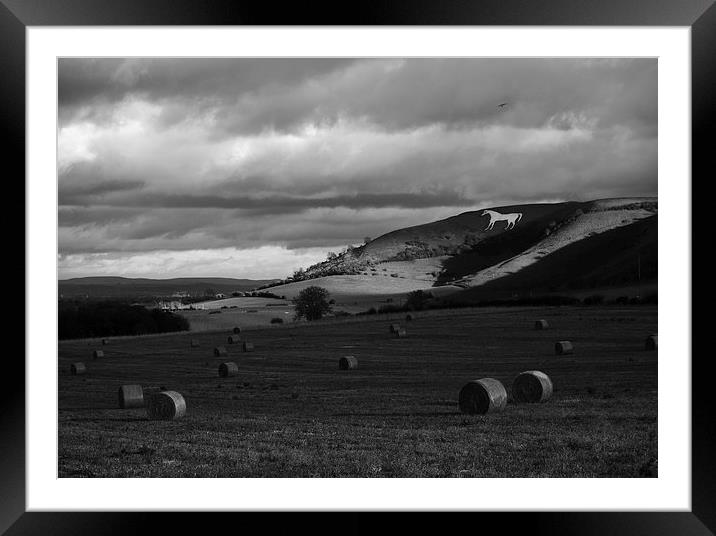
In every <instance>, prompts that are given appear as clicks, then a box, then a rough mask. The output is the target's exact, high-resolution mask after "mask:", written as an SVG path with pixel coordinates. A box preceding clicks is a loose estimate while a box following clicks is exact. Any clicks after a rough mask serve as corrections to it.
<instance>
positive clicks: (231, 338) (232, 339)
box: [228, 335, 241, 344]
mask: <svg viewBox="0 0 716 536" xmlns="http://www.w3.org/2000/svg"><path fill="white" fill-rule="evenodd" d="M240 342H241V339H240V338H239V336H238V335H229V339H228V343H229V344H239V343H240Z"/></svg>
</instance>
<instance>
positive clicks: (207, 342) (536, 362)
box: [58, 306, 657, 477]
mask: <svg viewBox="0 0 716 536" xmlns="http://www.w3.org/2000/svg"><path fill="white" fill-rule="evenodd" d="M413 317H414V320H413V321H412V322H407V323H405V325H406V327H407V330H408V337H407V338H406V339H393V338H391V336H390V334H389V333H388V326H389V323H390V321H391V320H393V319H398V318H400V319H402V318H403V316H402V315H392V316H376V317H366V318H367V319H355V320H351V321H336V322H334V323H331V322H322V323H321V324H320V325H315V326H314V325H306V324H302V325H300V324H299V325H285V326H282V327H274V328H270V329H269V328H267V329H256V330H245V331H244V332H242V338H243V339H244V340H248V341H251V342H253V343H254V344H255V346H256V351H255V352H253V353H242V352H241V351H240V348H239V347H238V346H237V345H226V337H227V336H228V332H226V331H222V332H204V333H200V334H192V333H182V334H175V335H171V336H166V335H165V336H145V337H133V338H122V339H115V340H112V341H111V343H110V344H109V345H107V346H104V347H102V349H103V350H104V353H105V357H104V358H103V359H99V360H96V361H93V360H92V356H91V353H92V350H94V349H95V348H100V345H99V343H98V341H96V340H83V341H63V342H60V343H59V408H60V409H59V453H58V455H59V476H60V477H193V476H196V477H527V476H530V477H639V476H643V471H644V468H645V467H648V466H646V465H645V464H647V462H648V460H649V459H650V458H656V456H657V435H656V432H657V391H656V389H657V353H656V352H646V351H644V339H645V337H646V336H647V335H648V334H650V333H654V332H656V330H657V309H656V307H647V306H642V307H631V308H629V307H620V308H616V307H598V308H587V307H576V308H568V307H561V308H521V309H516V308H511V309H508V308H502V309H464V310H456V311H431V312H430V313H424V314H421V313H417V314H413ZM539 318H545V319H547V320H548V321H549V323H550V325H551V329H549V330H546V331H535V330H533V324H534V320H535V319H539ZM401 323H402V322H401ZM192 338H194V339H197V340H199V341H200V343H201V346H200V347H199V348H190V346H189V341H190V339H192ZM565 339H566V340H571V341H572V342H573V343H574V348H575V351H574V355H567V356H555V355H554V343H555V341H557V340H565ZM218 344H222V345H226V346H227V348H228V350H229V357H228V358H214V357H213V353H212V349H213V347H214V346H216V345H218ZM344 355H354V356H356V357H357V359H358V361H359V368H358V369H357V370H346V371H340V370H338V359H339V358H340V357H341V356H344ZM75 361H83V362H84V363H85V364H86V365H87V368H88V373H87V375H86V376H70V374H69V367H70V363H72V362H75ZM223 361H235V362H236V363H237V364H238V366H239V375H238V376H235V377H230V378H219V377H218V374H217V368H218V366H219V364H220V363H221V362H223ZM530 369H538V370H542V371H544V372H546V373H547V374H548V375H549V376H550V377H551V379H552V381H553V383H554V395H553V397H552V399H551V400H550V401H549V402H547V403H545V404H538V405H533V404H515V403H513V402H512V400H511V398H510V400H509V402H508V405H507V408H506V409H505V411H504V412H502V413H499V414H495V415H487V416H468V415H463V414H461V413H460V412H459V410H458V407H457V398H458V393H459V391H460V388H461V387H462V386H463V385H464V384H465V383H466V382H467V381H468V380H472V379H477V378H482V377H493V378H497V379H498V380H500V381H502V382H503V383H504V384H505V387H506V388H507V390H508V393H509V391H510V388H511V385H512V380H513V379H514V377H515V376H516V375H517V374H518V373H519V372H522V371H524V370H530ZM126 383H140V384H142V386H143V387H144V388H145V394H146V392H147V390H148V389H157V388H160V387H161V388H165V389H169V390H176V391H179V392H180V393H182V394H183V395H184V398H185V399H186V404H187V414H186V416H185V417H184V418H183V419H181V420H178V421H172V422H164V421H149V420H147V418H146V413H145V411H144V410H143V409H134V410H121V409H117V389H118V387H119V386H120V385H121V384H126Z"/></svg>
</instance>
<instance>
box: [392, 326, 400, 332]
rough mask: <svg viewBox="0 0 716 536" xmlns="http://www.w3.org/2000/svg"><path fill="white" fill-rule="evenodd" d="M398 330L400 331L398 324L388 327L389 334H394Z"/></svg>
mask: <svg viewBox="0 0 716 536" xmlns="http://www.w3.org/2000/svg"><path fill="white" fill-rule="evenodd" d="M399 329H400V324H391V325H390V332H391V333H395V332H396V331H398V330H399Z"/></svg>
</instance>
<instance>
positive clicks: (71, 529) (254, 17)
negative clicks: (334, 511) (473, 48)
mask: <svg viewBox="0 0 716 536" xmlns="http://www.w3.org/2000/svg"><path fill="white" fill-rule="evenodd" d="M713 4H714V0H543V1H537V0H532V1H526V0H482V1H480V0H475V1H472V2H469V1H465V0H442V1H432V0H376V1H370V2H362V3H351V4H348V3H340V2H332V3H328V2H326V3H323V2H311V3H310V4H306V3H301V2H292V3H287V4H286V5H280V4H277V3H275V2H269V1H264V2H259V1H257V0H250V1H232V0H193V1H192V0H122V1H111V0H35V1H28V0H0V68H1V70H2V74H1V75H0V76H1V81H0V125H1V126H2V132H3V133H4V134H5V136H4V144H3V146H4V147H3V149H4V151H3V152H4V160H5V164H6V168H5V169H6V170H7V173H8V178H10V177H12V179H13V181H14V182H13V185H14V186H15V187H17V192H15V195H16V197H14V198H15V199H17V198H18V197H17V196H19V198H21V199H23V200H25V195H24V187H22V186H20V181H19V180H17V177H20V176H23V177H24V176H25V157H24V155H25V104H26V103H25V30H26V27H28V26H83V25H92V26H115V25H127V26H131V25H157V26H174V25H197V26H207V25H272V26H273V25H351V26H352V25H468V26H473V25H479V26H485V25H502V26H519V25H527V26H541V25H548V26H558V25H570V26H689V27H690V28H691V39H692V41H691V47H692V48H691V51H692V58H691V60H692V71H691V72H692V177H693V178H692V183H691V184H692V198H693V199H699V198H698V197H697V196H693V187H694V186H696V184H698V183H699V181H700V183H704V182H705V181H706V180H707V178H708V177H709V176H711V175H712V174H713V171H712V170H713V169H714V168H715V166H714V164H716V163H715V162H714V152H715V151H714V150H713V149H712V147H711V145H712V142H711V141H710V140H711V139H712V137H711V136H709V134H713V132H714V126H713V125H714V124H716V122H715V121H714V114H713V110H714V97H713V95H714V94H715V93H714V91H713V90H714V85H715V84H714V80H716V58H714V52H715V51H716V6H714V5H713ZM7 164H10V165H9V166H8V165H7ZM707 173H708V174H709V175H707ZM697 176H700V177H701V178H700V179H699V180H694V179H695V178H696V177H697ZM23 183H24V181H23ZM702 201H703V200H702ZM23 206H24V204H23ZM692 214H694V215H696V214H697V211H696V207H695V206H694V207H693V209H692ZM692 229H693V234H692V244H695V243H696V242H694V241H693V236H696V235H698V236H702V235H705V232H706V231H702V230H701V229H699V227H698V226H697V225H696V220H694V219H693V218H692ZM704 229H708V226H706V227H704ZM710 238H711V237H710V236H704V240H706V241H707V242H708V241H711V240H710ZM703 243H704V244H705V243H706V242H703ZM17 251H24V245H23V246H20V248H19V249H17ZM18 257H19V255H18ZM20 266H22V268H23V276H22V277H23V279H24V280H25V285H26V286H27V284H28V282H27V279H26V275H25V274H26V269H27V266H25V261H24V255H23V261H22V262H17V263H16V268H17V269H18V270H19V268H20ZM23 298H24V296H23ZM23 303H24V299H23ZM692 308H693V306H692ZM693 310H694V311H695V309H693ZM23 318H24V315H23ZM693 318H694V323H695V324H697V323H698V320H697V319H696V315H693ZM694 327H696V326H694ZM692 330H693V327H692ZM23 350H24V349H23ZM694 355H696V353H695V352H694ZM10 357H11V356H9V355H8V356H6V359H5V362H4V363H3V368H4V369H3V373H4V375H5V377H6V378H13V381H8V382H3V383H4V385H3V386H2V389H0V430H1V433H0V481H1V484H0V533H5V534H7V535H17V534H80V533H87V534H105V533H108V534H114V533H117V534H120V533H121V534H127V533H144V532H149V531H152V532H156V531H157V528H156V525H157V524H158V525H161V527H162V532H167V531H171V532H175V531H180V532H183V531H184V530H182V529H186V528H187V527H188V526H189V524H188V520H187V518H186V516H187V515H189V514H178V515H177V514H161V513H121V512H113V513H78V512H72V513H56V512H52V513H50V512H48V513H35V512H33V513H29V512H26V508H25V384H24V381H20V378H23V379H24V378H25V367H24V363H23V362H22V361H21V360H19V359H16V358H15V357H16V355H13V356H12V357H13V358H15V359H10ZM667 357H668V358H672V359H689V358H690V357H691V356H667ZM691 366H692V475H691V476H692V480H691V483H692V509H691V511H689V512H649V513H647V512H570V513H559V512H528V513H507V514H504V513H475V514H472V513H468V514H459V515H457V516H456V517H457V518H458V519H459V518H460V517H462V518H463V520H464V521H466V522H467V523H469V524H470V525H473V526H474V527H475V528H476V529H477V527H479V528H480V530H485V529H487V528H488V527H489V526H495V527H500V530H504V529H506V528H508V527H509V529H510V532H513V531H514V530H520V528H521V529H522V530H529V533H530V534H532V535H535V534H547V533H549V534H580V535H581V534H599V535H600V536H601V535H604V534H649V535H654V534H681V535H689V534H694V535H696V534H713V533H715V532H716V507H714V505H716V462H715V461H714V460H715V459H716V456H714V453H716V418H714V417H713V415H714V413H715V412H714V409H716V408H715V407H714V398H713V397H712V396H711V390H712V387H711V385H710V383H711V381H710V378H709V374H708V372H709V353H708V352H707V353H705V354H704V355H699V356H698V358H695V359H692V361H691ZM209 515H212V516H217V515H218V516H220V517H221V516H223V518H224V519H226V516H228V515H234V514H193V516H200V517H201V519H202V523H206V522H207V518H206V516H209ZM244 515H246V516H253V515H254V514H244ZM467 516H470V517H469V518H468V517H467ZM474 516H477V518H475V517H474ZM281 517H283V519H282V520H280V521H279V523H280V525H281V526H282V527H290V528H291V530H292V531H296V530H299V531H300V530H301V529H309V530H311V532H314V533H315V532H316V531H318V532H321V531H327V530H330V531H331V532H335V531H336V530H338V527H340V532H344V533H347V532H350V533H352V534H354V533H358V532H367V531H369V530H371V531H372V530H375V529H377V528H379V527H381V526H387V525H385V523H386V521H385V520H384V516H383V515H382V514H374V513H355V512H353V513H348V514H343V515H342V516H341V519H340V520H336V522H335V523H333V522H330V521H326V520H325V519H323V518H322V519H321V521H320V522H317V521H315V520H314V519H313V516H308V515H306V514H301V513H295V514H289V516H288V519H286V517H285V516H281ZM410 517H411V519H410V521H404V520H401V524H402V527H401V528H402V529H403V530H415V529H419V530H421V531H423V530H431V529H435V530H438V529H440V531H441V532H443V531H445V530H449V528H450V526H451V525H452V524H454V523H455V519H450V520H449V522H447V520H444V519H445V518H444V517H442V515H441V514H438V515H436V516H431V517H430V518H426V517H425V516H423V515H422V514H417V515H414V516H410ZM272 520H273V521H271V522H269V523H268V524H266V525H265V528H266V529H269V530H270V531H271V532H275V529H276V524H275V523H276V521H275V520H276V517H272ZM258 521H259V522H260V523H266V522H265V521H262V520H258ZM211 522H212V524H213V523H215V521H214V520H212V521H211ZM218 522H219V523H220V522H221V521H218ZM235 529H236V530H241V528H240V527H235Z"/></svg>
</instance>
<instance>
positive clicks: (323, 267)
mask: <svg viewBox="0 0 716 536" xmlns="http://www.w3.org/2000/svg"><path fill="white" fill-rule="evenodd" d="M493 210H496V211H497V212H499V213H501V214H509V213H514V212H519V213H521V214H522V216H521V218H520V220H519V221H518V223H517V224H516V225H515V226H514V227H513V228H512V229H507V228H506V223H505V222H504V221H502V222H498V223H496V224H495V226H494V228H492V229H489V230H488V224H489V223H490V218H489V217H488V216H487V215H484V211H483V210H478V211H471V212H465V213H463V214H459V215H457V216H453V217H450V218H446V219H444V220H439V221H436V222H432V223H427V224H423V225H418V226H414V227H408V228H405V229H398V230H395V231H391V232H389V233H386V234H384V235H382V236H380V237H378V238H376V239H375V240H373V241H371V242H369V243H367V244H365V245H363V246H360V247H356V248H349V249H348V250H347V251H345V252H343V253H342V254H340V255H338V256H334V257H332V258H330V259H328V260H327V261H324V262H322V263H318V264H316V265H314V266H311V267H309V268H307V269H306V270H302V271H300V272H298V273H297V274H295V277H293V278H289V279H288V280H286V281H285V282H286V283H293V282H296V281H304V280H313V279H316V278H321V277H326V276H346V275H361V274H362V275H373V274H375V273H378V274H380V273H381V272H385V271H388V272H389V273H390V274H391V275H392V276H393V277H395V278H404V279H409V280H415V281H416V282H417V281H420V282H421V283H420V284H422V285H424V286H430V285H433V286H441V285H457V286H460V287H463V288H465V287H471V286H479V285H482V284H485V283H487V282H489V281H493V280H495V279H499V278H501V277H505V276H509V275H511V274H513V273H516V272H518V271H520V270H522V269H523V268H525V267H527V266H530V265H532V264H534V263H536V262H538V261H539V260H540V259H542V258H543V257H544V256H546V255H549V254H550V253H553V252H555V251H558V250H559V249H560V248H563V247H565V246H567V245H569V244H572V243H575V242H578V241H580V240H583V239H585V238H587V237H589V236H593V235H595V234H598V233H603V232H606V231H608V230H610V229H615V228H618V227H621V226H624V225H628V224H631V223H633V222H635V221H638V220H640V219H643V218H647V217H649V216H652V215H653V214H655V213H656V212H657V210H658V202H657V199H656V198H646V197H645V198H620V199H603V200H597V201H590V202H574V201H572V202H564V203H551V204H549V203H539V204H531V205H511V206H505V207H497V208H495V209H493Z"/></svg>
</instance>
